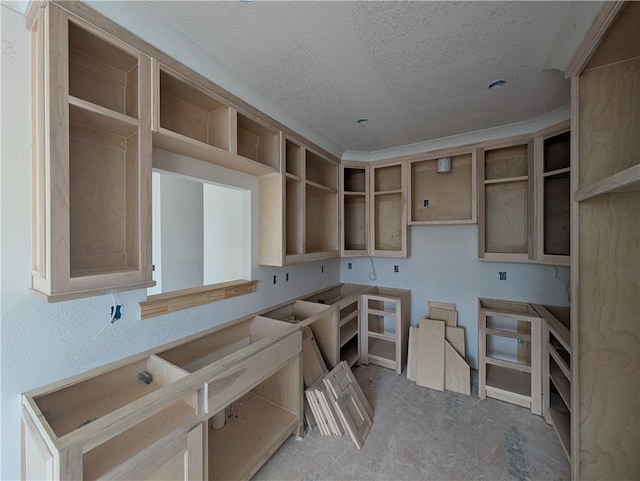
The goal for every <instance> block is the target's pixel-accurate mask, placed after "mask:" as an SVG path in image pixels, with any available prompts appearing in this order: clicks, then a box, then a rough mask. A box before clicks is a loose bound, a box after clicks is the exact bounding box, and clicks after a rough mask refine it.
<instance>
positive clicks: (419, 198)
mask: <svg viewBox="0 0 640 481" xmlns="http://www.w3.org/2000/svg"><path fill="white" fill-rule="evenodd" d="M437 162H438V159H429V160H421V161H417V162H413V163H412V164H411V171H410V175H411V216H410V223H411V224H437V223H453V222H455V221H458V222H461V223H462V222H464V221H467V222H474V221H475V218H474V209H473V207H474V204H475V198H474V193H475V169H474V163H473V155H472V154H471V153H468V154H462V155H456V156H454V157H452V159H451V172H450V173H448V174H438V173H437V172H436V166H437Z"/></svg>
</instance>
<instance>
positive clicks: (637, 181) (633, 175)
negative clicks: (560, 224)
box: [574, 164, 640, 202]
mask: <svg viewBox="0 0 640 481" xmlns="http://www.w3.org/2000/svg"><path fill="white" fill-rule="evenodd" d="M619 192H640V164H636V165H633V166H631V167H629V168H627V169H625V170H623V171H621V172H618V173H616V174H613V175H611V176H609V177H606V178H604V179H602V180H599V181H597V182H594V183H593V184H591V185H588V186H585V187H582V188H580V189H579V190H578V191H576V193H575V195H574V200H575V201H576V202H583V201H585V200H589V199H592V198H594V197H597V196H599V195H604V194H613V193H619Z"/></svg>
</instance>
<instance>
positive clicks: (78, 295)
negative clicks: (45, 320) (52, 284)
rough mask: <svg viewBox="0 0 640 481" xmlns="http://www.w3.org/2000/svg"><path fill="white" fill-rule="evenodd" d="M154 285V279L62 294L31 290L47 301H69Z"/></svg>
mask: <svg viewBox="0 0 640 481" xmlns="http://www.w3.org/2000/svg"><path fill="white" fill-rule="evenodd" d="M155 285H156V281H145V282H134V283H132V284H118V285H117V286H114V287H99V288H96V289H82V290H76V291H69V292H65V293H63V294H51V295H49V294H45V293H43V292H40V291H39V290H38V289H31V292H33V293H34V294H36V295H38V296H39V297H41V298H42V299H44V300H46V301H47V302H49V303H54V302H61V301H70V300H73V299H83V298H85V297H91V296H102V295H105V294H116V293H118V292H125V291H135V290H138V289H146V288H148V287H153V286H155Z"/></svg>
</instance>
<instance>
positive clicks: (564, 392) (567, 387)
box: [549, 363, 571, 410]
mask: <svg viewBox="0 0 640 481" xmlns="http://www.w3.org/2000/svg"><path fill="white" fill-rule="evenodd" d="M549 378H550V379H551V381H552V382H553V385H554V386H555V387H556V389H557V390H558V393H559V394H560V397H561V398H562V401H564V404H565V405H566V406H567V409H569V410H571V383H570V382H569V380H568V379H567V378H566V376H565V375H564V373H563V372H562V371H561V370H560V369H559V368H558V367H557V365H555V364H553V363H549Z"/></svg>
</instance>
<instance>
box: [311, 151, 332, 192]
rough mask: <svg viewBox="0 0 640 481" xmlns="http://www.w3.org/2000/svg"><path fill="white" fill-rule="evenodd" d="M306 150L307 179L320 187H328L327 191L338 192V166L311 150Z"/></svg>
mask: <svg viewBox="0 0 640 481" xmlns="http://www.w3.org/2000/svg"><path fill="white" fill-rule="evenodd" d="M305 152H306V166H305V167H306V174H305V178H306V180H307V181H309V182H312V183H313V184H316V185H317V186H319V187H326V189H327V191H331V192H336V191H337V187H338V185H337V183H338V166H337V165H335V164H333V163H331V162H329V161H328V160H326V159H324V158H322V157H320V156H319V155H317V154H315V153H313V152H311V151H310V150H306V151H305Z"/></svg>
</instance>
